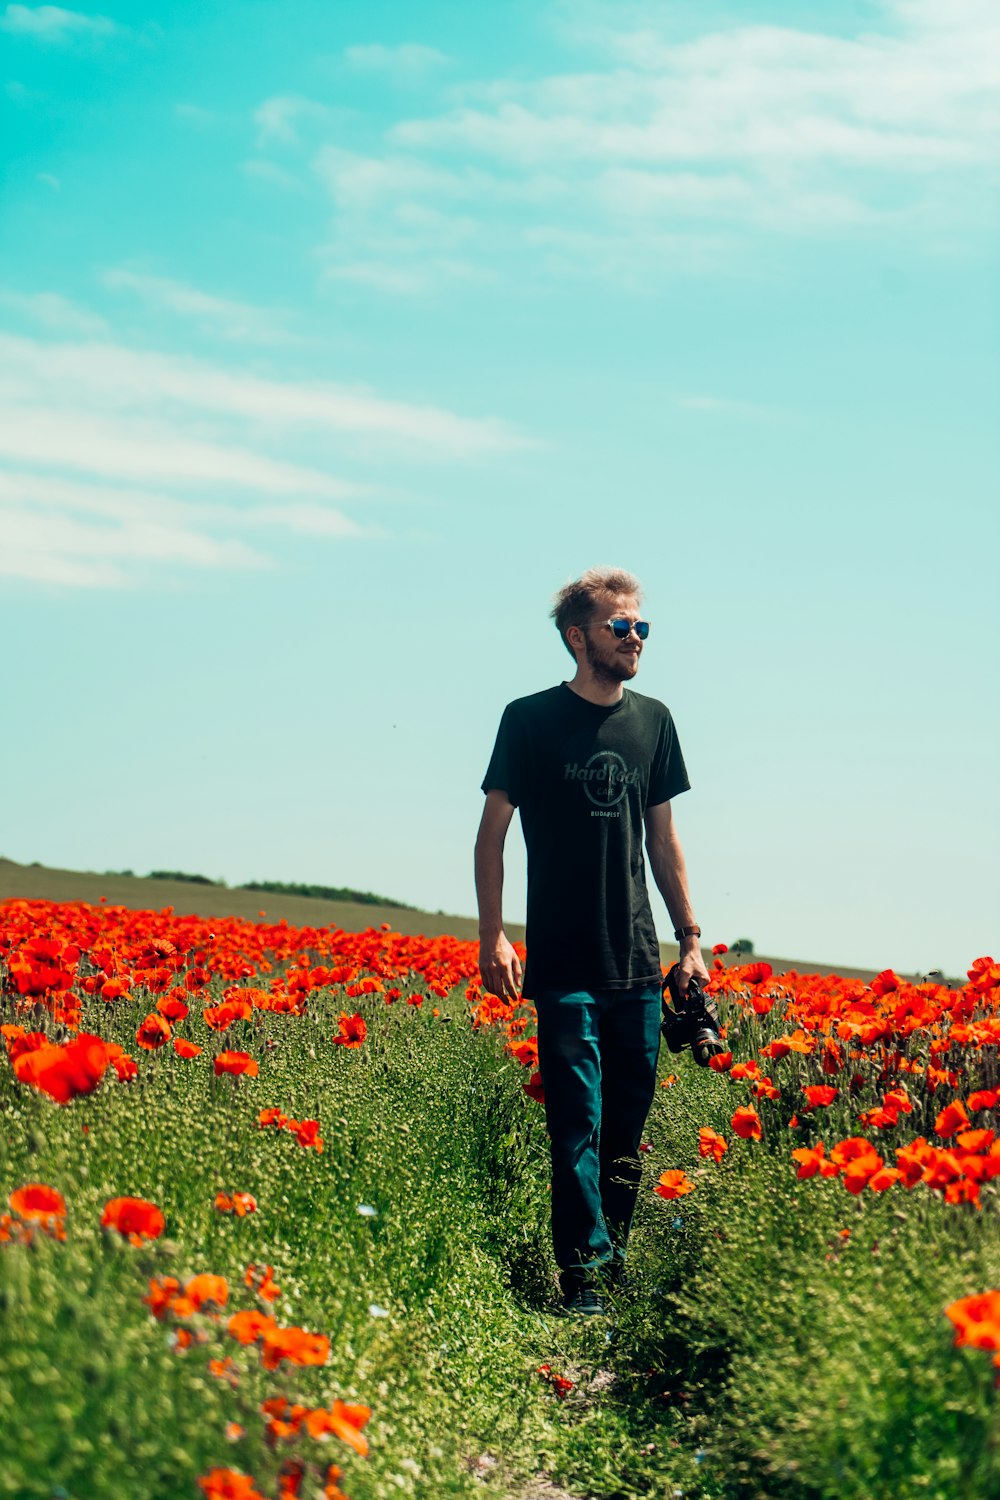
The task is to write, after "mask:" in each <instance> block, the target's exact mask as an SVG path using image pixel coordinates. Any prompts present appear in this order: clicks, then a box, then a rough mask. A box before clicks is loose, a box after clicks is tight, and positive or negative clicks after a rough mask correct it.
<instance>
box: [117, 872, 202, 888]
mask: <svg viewBox="0 0 1000 1500" xmlns="http://www.w3.org/2000/svg"><path fill="white" fill-rule="evenodd" d="M118 873H119V874H120V875H130V874H131V873H132V872H131V870H120V871H119V872H118ZM146 879H147V880H184V881H186V882H187V883H188V885H217V886H225V883H226V882H225V881H224V880H210V879H209V877H208V876H207V875H188V874H187V872H186V871H184V870H150V872H149V874H148V875H147V876H146Z"/></svg>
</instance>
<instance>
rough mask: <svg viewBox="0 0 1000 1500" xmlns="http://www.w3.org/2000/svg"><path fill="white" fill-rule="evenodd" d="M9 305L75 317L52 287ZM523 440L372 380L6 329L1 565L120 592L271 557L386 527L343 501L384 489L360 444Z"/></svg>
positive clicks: (0, 401)
mask: <svg viewBox="0 0 1000 1500" xmlns="http://www.w3.org/2000/svg"><path fill="white" fill-rule="evenodd" d="M6 300H7V303H8V305H11V306H14V307H15V308H17V309H18V310H24V308H23V307H22V304H24V305H25V306H26V310H27V311H28V312H29V313H31V314H32V315H34V316H37V315H38V314H39V313H40V312H41V313H43V314H47V315H55V316H56V317H58V318H59V319H61V320H62V322H63V323H65V322H66V321H68V320H69V319H71V318H72V317H73V316H76V317H79V312H78V310H77V309H75V308H74V307H73V304H71V303H69V302H67V301H66V300H65V299H62V298H59V297H58V296H56V294H35V295H33V296H22V295H20V294H7V297H6ZM518 441H520V440H519V439H517V438H516V436H515V435H514V434H513V433H511V432H509V431H508V429H506V428H505V427H504V426H503V425H502V424H500V423H495V422H490V421H488V420H487V421H485V422H475V421H471V422H470V421H466V420H465V419H463V418H461V417H458V416H456V415H455V414H453V413H451V412H448V411H445V410H443V409H440V408H436V407H428V406H416V405H408V404H406V403H404V402H397V401H390V400H385V399H383V398H381V397H379V396H378V395H377V394H375V393H373V392H370V391H367V390H363V389H352V388H349V387H339V386H334V385H331V384H329V383H325V382H316V383H306V382H295V381H289V380H285V381H282V380H279V379H276V378H271V379H265V378H263V377H260V376H252V375H247V374H245V373H243V372H242V371H239V370H230V369H226V368H220V367H219V366H216V365H212V364H209V363H207V362H205V361H201V360H196V359H191V358H177V357H173V356H168V355H161V354H156V353H150V352H144V351H139V350H135V349H128V348H125V347H123V346H121V345H119V344H114V343H111V342H108V341H107V340H106V339H105V341H103V342H97V341H94V342H90V343H70V342H51V343H45V342H41V341H39V340H35V339H30V338H24V337H17V336H15V335H13V334H0V575H3V576H5V577H8V578H13V577H17V578H21V579H24V580H29V581H33V582H36V583H37V582H43V583H48V584H51V585H53V586H60V587H80V588H84V587H89V588H111V587H126V586H136V585H137V584H142V583H147V582H148V581H149V580H150V578H151V576H152V568H153V566H154V564H157V565H162V566H163V567H164V568H166V569H168V570H170V571H171V572H176V571H177V570H185V569H187V570H191V569H195V570H200V571H202V572H204V571H206V570H212V569H254V568H256V569H259V568H265V567H271V566H274V565H275V563H276V561H277V560H278V558H279V557H280V553H281V549H282V548H286V547H287V546H288V545H289V543H290V541H292V540H294V539H295V538H300V539H301V538H308V539H311V540H312V541H313V542H314V543H315V544H316V545H321V544H324V543H326V544H330V543H338V542H345V541H349V540H352V539H361V538H369V539H374V538H378V537H380V536H382V535H384V533H383V531H382V530H381V528H380V527H379V526H378V525H377V524H373V523H368V522H366V523H365V524H360V523H359V522H357V521H356V520H354V519H353V517H352V516H350V515H348V514H345V512H344V510H343V509H342V508H341V507H342V506H343V505H347V506H349V507H351V508H353V506H355V505H357V504H360V503H362V502H365V501H369V502H370V501H371V499H372V497H373V495H376V494H377V493H378V490H377V488H375V487H373V486H372V485H371V484H370V483H368V482H365V483H361V482H358V481H355V480H353V479H350V478H346V477H343V476H342V475H340V474H338V473H336V472H334V464H335V462H336V461H337V460H338V459H343V458H344V457H345V456H346V455H347V454H348V453H355V454H358V453H360V454H361V456H362V457H365V456H367V458H368V462H369V463H371V462H372V461H375V462H378V461H379V460H380V459H384V458H385V456H386V455H387V453H389V452H390V450H391V448H392V447H393V446H394V445H397V444H403V445H405V448H406V451H407V452H412V451H413V449H414V448H415V447H416V448H418V449H422V450H423V451H424V452H426V453H429V454H433V455H436V456H440V457H444V458H454V457H466V456H471V455H475V454H478V453H481V452H487V453H488V452H491V451H493V450H495V449H496V448H497V447H498V446H499V447H503V446H510V445H511V444H516V443H517V442H518ZM338 450H339V451H338ZM157 576H161V575H159V574H158V575H157Z"/></svg>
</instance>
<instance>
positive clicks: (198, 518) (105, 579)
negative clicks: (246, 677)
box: [0, 469, 379, 587]
mask: <svg viewBox="0 0 1000 1500" xmlns="http://www.w3.org/2000/svg"><path fill="white" fill-rule="evenodd" d="M267 529H271V530H273V531H280V532H281V533H282V535H283V536H288V535H289V534H294V535H297V536H308V537H313V538H317V539H325V540H328V541H329V540H345V539H350V538H357V537H366V536H367V537H373V536H377V535H378V534H379V533H378V531H377V529H376V528H372V527H367V526H366V527H361V526H359V525H357V524H356V523H355V522H354V521H351V520H350V519H349V518H348V517H347V516H345V515H344V514H343V513H342V512H341V511H339V510H334V509H331V508H330V507H328V506H324V505H318V504H315V503H308V502H302V501H290V502H283V503H281V504H274V503H269V504H263V505H251V506H249V507H238V506H233V505H225V504H204V503H201V502H192V501H187V500H183V501H182V500H178V499H176V498H175V497H173V496H171V495H166V494H163V493H160V492H156V491H149V490H137V489H132V488H122V487H120V486H117V485H111V484H108V483H107V482H98V483H95V482H92V481H90V480H79V479H68V478H66V477H64V476H57V475H42V474H37V473H26V472H23V471H20V472H18V471H13V472H11V471H4V470H2V469H0V575H4V576H7V577H19V578H25V579H33V580H36V581H45V582H50V583H62V584H71V585H74V586H78V587H119V586H121V587H124V586H132V587H134V586H136V585H137V584H138V583H140V582H142V581H143V580H144V578H145V573H144V570H143V564H148V563H153V562H155V563H157V564H160V565H167V566H169V565H175V566H177V565H179V566H182V567H193V568H200V569H220V568H221V569H229V570H231V569H240V570H245V569H256V570H260V569H266V568H270V567H273V565H274V560H273V558H272V557H271V556H270V555H269V554H268V553H267V552H266V551H261V550H260V548H259V547H258V546H256V545H253V544H252V541H248V540H247V538H248V537H250V538H251V539H252V538H253V537H254V535H255V533H257V534H259V533H260V532H261V531H262V530H264V531H266V530H267ZM125 564H128V565H129V566H128V567H126V566H125Z"/></svg>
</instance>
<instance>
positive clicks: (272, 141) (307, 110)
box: [254, 94, 330, 146]
mask: <svg viewBox="0 0 1000 1500" xmlns="http://www.w3.org/2000/svg"><path fill="white" fill-rule="evenodd" d="M329 115H330V111H329V110H328V109H327V107H326V105H325V104H318V103H317V102H316V100H315V99H305V98H303V96H302V95H301V94H275V95H273V96H272V97H271V98H270V99H265V100H264V101H263V103H262V104H259V105H258V106H257V108H256V109H255V110H254V121H255V122H256V125H257V139H258V143H259V145H261V146H272V145H280V146H294V145H296V144H297V143H298V139H299V128H300V126H302V125H304V124H309V123H312V124H313V125H317V124H318V125H322V124H325V123H326V121H327V120H328V119H329Z"/></svg>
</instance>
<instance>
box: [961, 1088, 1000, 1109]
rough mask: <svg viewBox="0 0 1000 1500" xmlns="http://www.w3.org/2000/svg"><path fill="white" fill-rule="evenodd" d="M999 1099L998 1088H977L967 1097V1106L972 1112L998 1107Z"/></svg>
mask: <svg viewBox="0 0 1000 1500" xmlns="http://www.w3.org/2000/svg"><path fill="white" fill-rule="evenodd" d="M998 1099H1000V1094H998V1093H997V1090H996V1089H977V1090H976V1092H975V1093H974V1094H970V1095H969V1097H968V1099H966V1101H965V1107H966V1109H968V1110H970V1111H972V1113H975V1111H976V1110H977V1109H996V1106H997V1100H998Z"/></svg>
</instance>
